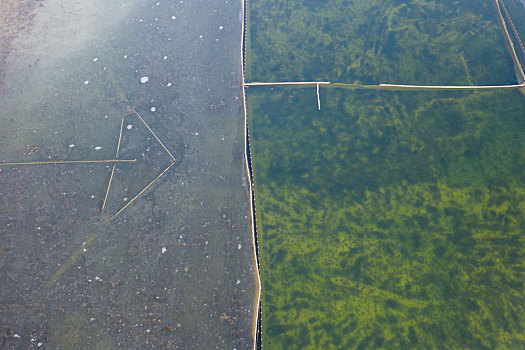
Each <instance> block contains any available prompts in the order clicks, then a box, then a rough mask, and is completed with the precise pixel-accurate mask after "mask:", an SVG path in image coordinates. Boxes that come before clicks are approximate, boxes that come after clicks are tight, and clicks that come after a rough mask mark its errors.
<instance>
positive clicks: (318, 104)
mask: <svg viewBox="0 0 525 350" xmlns="http://www.w3.org/2000/svg"><path fill="white" fill-rule="evenodd" d="M317 109H318V110H321V99H320V98H319V84H317Z"/></svg>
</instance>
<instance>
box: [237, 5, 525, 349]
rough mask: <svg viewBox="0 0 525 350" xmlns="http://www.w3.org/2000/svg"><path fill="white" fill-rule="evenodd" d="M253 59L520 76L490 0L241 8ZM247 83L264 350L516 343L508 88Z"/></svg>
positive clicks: (517, 184) (515, 110)
mask: <svg viewBox="0 0 525 350" xmlns="http://www.w3.org/2000/svg"><path fill="white" fill-rule="evenodd" d="M507 2H509V1H507ZM507 2H506V3H507ZM509 3H510V2H509ZM270 4H272V5H274V6H271V5H270ZM509 7H510V5H509ZM513 9H514V11H515V12H513V13H514V14H516V15H515V16H514V17H516V18H519V19H522V18H525V17H524V16H521V17H520V16H519V14H520V13H521V12H517V9H518V7H514V8H513ZM519 9H520V10H521V11H524V9H523V8H519ZM518 21H519V20H516V22H518ZM474 28H476V29H474ZM248 55H249V59H248V62H249V63H250V67H248V70H247V71H248V72H249V74H248V77H247V78H248V79H247V81H290V80H298V81H311V80H317V81H326V80H328V81H332V82H344V83H353V82H357V83H371V84H377V83H386V82H388V83H411V84H431V85H436V84H457V85H475V84H506V83H514V82H515V81H516V77H515V75H514V71H513V65H512V60H511V58H510V55H509V53H508V52H507V49H506V47H505V41H504V37H503V35H502V32H501V29H500V27H499V24H498V20H497V17H496V15H495V9H494V6H493V4H492V3H491V2H485V1H474V2H469V3H466V2H463V3H461V4H460V3H457V2H452V1H442V2H439V3H436V2H422V1H412V2H398V1H387V2H384V1H381V2H375V1H357V0H353V1H344V0H340V1H339V0H334V1H323V2H321V1H318V2H312V1H306V0H305V1H285V2H279V4H276V3H275V2H273V1H266V0H251V1H250V50H249V51H248ZM247 93H248V110H249V116H250V135H251V149H252V156H253V159H252V164H253V169H254V178H255V193H256V205H257V215H258V217H257V223H258V234H259V249H260V250H259V251H260V264H261V279H262V293H263V294H262V327H263V328H262V329H263V334H262V343H263V348H270V349H354V348H356V349H367V348H387V349H397V348H401V349H406V348H417V349H419V348H425V349H427V348H438V349H441V348H476V349H489V348H521V347H523V346H524V345H525V343H524V339H523V337H522V334H523V333H524V324H525V319H524V316H523V314H524V313H523V312H522V310H523V308H524V307H525V299H524V297H523V288H524V282H525V272H524V270H523V268H522V261H523V259H524V258H525V257H524V256H523V253H524V252H525V249H524V248H525V240H524V239H523V234H522V231H523V230H522V228H523V224H524V223H523V219H522V218H523V217H524V214H525V213H524V211H523V209H524V200H525V196H524V194H525V183H524V181H523V176H522V174H523V170H524V168H525V159H524V158H523V154H524V151H525V149H524V145H525V143H524V140H525V139H524V136H523V135H524V134H523V131H524V130H523V122H524V121H523V118H524V116H525V115H524V114H523V110H524V108H525V100H524V99H523V96H522V95H521V94H520V93H519V92H518V91H506V92H489V91H487V92H430V91H426V92H400V91H366V90H351V89H341V88H335V87H327V88H325V87H321V110H320V111H318V110H317V103H316V102H317V101H316V91H315V87H299V88H284V87H250V88H249V89H248V92H247Z"/></svg>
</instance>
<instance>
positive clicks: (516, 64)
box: [494, 0, 525, 83]
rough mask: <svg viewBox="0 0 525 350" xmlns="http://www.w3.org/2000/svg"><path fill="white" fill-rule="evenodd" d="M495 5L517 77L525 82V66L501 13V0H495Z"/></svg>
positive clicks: (519, 80)
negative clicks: (524, 66) (524, 69)
mask: <svg viewBox="0 0 525 350" xmlns="http://www.w3.org/2000/svg"><path fill="white" fill-rule="evenodd" d="M494 5H495V6H496V10H497V12H498V17H499V21H500V24H501V28H502V29H503V34H504V35H505V39H506V41H507V47H508V48H509V51H510V55H511V57H512V61H513V62H514V68H515V70H516V77H517V78H518V82H519V83H523V82H525V73H524V72H523V67H522V66H521V64H520V61H519V59H518V55H517V54H516V49H515V48H514V43H513V42H512V39H511V37H510V34H509V30H508V29H507V24H506V22H505V19H504V18H503V14H502V13H501V6H500V0H494Z"/></svg>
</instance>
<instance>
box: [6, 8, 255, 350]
mask: <svg viewBox="0 0 525 350" xmlns="http://www.w3.org/2000/svg"><path fill="white" fill-rule="evenodd" d="M42 5H43V6H42V7H36V8H35V10H34V12H33V13H34V17H33V18H32V19H31V25H30V26H26V30H24V31H22V32H20V33H19V34H18V36H17V38H16V39H15V40H14V41H13V42H12V47H11V49H10V51H9V56H8V57H7V59H6V61H5V62H4V66H3V67H2V68H3V69H2V70H3V76H2V81H1V83H0V85H1V88H0V162H2V163H6V162H31V161H55V160H61V161H64V160H108V159H109V160H111V159H115V158H116V157H115V154H116V149H117V144H118V142H119V134H120V130H121V123H122V117H123V116H126V117H125V118H124V120H123V125H122V126H123V128H122V138H121V143H120V152H119V156H118V158H119V159H130V160H133V159H136V162H134V163H118V164H117V165H116V167H115V172H114V176H113V177H112V180H111V188H110V190H109V192H108V191H107V188H108V183H109V181H110V177H111V173H112V167H113V163H100V164H99V163H95V164H91V163H87V164H84V163H81V164H58V165H49V164H47V165H19V166H1V167H0V171H1V172H0V271H1V272H0V286H1V287H0V300H1V306H0V324H1V326H0V330H1V335H0V344H1V346H0V347H2V348H6V349H15V348H17V349H19V348H24V349H25V348H48V349H52V348H62V349H78V348H83V349H84V348H97V349H112V348H119V349H120V348H123V349H127V348H129V349H132V348H135V349H146V348H150V349H158V348H170V349H175V348H179V349H205V348H206V349H225V348H229V349H233V348H237V349H248V348H251V347H252V344H253V327H254V315H256V310H254V309H255V306H254V305H255V302H256V300H255V297H256V276H255V270H254V257H253V249H252V234H251V220H250V205H249V196H248V187H247V183H248V182H247V179H246V171H245V168H244V154H243V152H244V124H243V122H244V117H243V112H242V111H243V109H242V90H241V57H240V38H241V3H240V2H239V1H228V0H209V1H198V2H195V1H176V2H174V1H136V0H128V1H91V2H85V1H77V0H70V1H58V0H46V1H43V2H42ZM28 28H29V29H28ZM146 77H147V81H146V79H145V78H146ZM133 111H136V112H137V113H133ZM139 116H140V117H141V118H143V120H144V123H143V122H142V121H141V120H140V118H139ZM146 125H147V126H146ZM148 127H149V128H150V129H151V131H150V130H149V129H148ZM153 134H155V135H156V137H158V139H159V140H160V142H159V141H158V140H157V139H156V137H155V136H154V135H153ZM161 142H162V144H164V146H165V147H166V149H167V150H168V151H169V152H170V153H171V154H172V155H173V157H174V158H175V160H176V162H175V164H174V165H173V166H172V167H171V168H169V170H167V171H166V172H165V173H164V175H163V176H161V177H159V178H158V180H157V181H155V182H154V183H153V185H152V186H151V187H150V188H149V189H147V190H146V191H145V192H144V193H143V194H142V195H141V196H139V197H138V198H137V199H136V200H135V201H133V203H132V204H131V205H130V206H129V207H127V208H126V209H125V210H124V211H122V212H121V213H120V214H119V215H117V216H115V214H116V213H118V212H119V210H120V209H121V208H123V207H124V206H125V205H126V204H127V203H129V202H130V201H132V200H133V198H134V197H135V196H136V195H137V194H138V193H139V192H140V191H141V190H142V189H143V188H144V187H145V186H146V185H148V184H149V183H150V182H151V181H153V180H154V179H155V178H156V177H157V176H158V175H159V174H161V173H162V172H163V171H164V170H165V169H166V168H167V167H168V166H169V165H170V164H171V163H172V159H171V157H170V155H169V154H168V152H167V151H166V150H165V149H164V147H163V146H162V145H161ZM106 193H108V196H107V202H106V205H105V208H104V212H103V213H101V208H102V206H103V203H104V198H105V196H106ZM106 219H109V221H107V220H106Z"/></svg>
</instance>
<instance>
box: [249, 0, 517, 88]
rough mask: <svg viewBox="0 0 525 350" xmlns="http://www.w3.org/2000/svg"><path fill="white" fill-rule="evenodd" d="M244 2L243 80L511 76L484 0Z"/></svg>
mask: <svg viewBox="0 0 525 350" xmlns="http://www.w3.org/2000/svg"><path fill="white" fill-rule="evenodd" d="M248 8H249V20H250V22H249V23H250V26H249V30H250V32H249V35H250V36H249V38H248V43H249V47H248V55H247V57H248V61H247V63H248V67H247V68H246V71H247V81H290V80H292V81H293V80H298V81H311V80H315V81H327V80H328V81H332V82H334V81H337V82H342V83H363V84H377V83H386V82H388V83H407V84H408V83H411V84H435V85H439V84H451V85H453V84H461V83H468V84H474V85H477V84H498V83H505V82H512V81H514V79H515V78H514V76H513V75H514V74H513V71H512V62H511V60H510V57H509V56H508V53H507V49H506V47H505V44H504V41H503V40H502V38H503V37H502V33H501V30H500V27H499V23H498V19H497V15H496V12H495V8H494V4H493V3H492V2H491V1H486V0H475V1H469V2H459V1H451V0H446V1H439V2H436V1H426V0H411V1H396V0H390V1H379V0H367V1H363V0H324V1H318V0H316V1H313V0H285V1H278V2H277V1H274V0H250V1H249V6H248ZM489 67H490V68H489Z"/></svg>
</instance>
